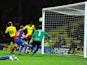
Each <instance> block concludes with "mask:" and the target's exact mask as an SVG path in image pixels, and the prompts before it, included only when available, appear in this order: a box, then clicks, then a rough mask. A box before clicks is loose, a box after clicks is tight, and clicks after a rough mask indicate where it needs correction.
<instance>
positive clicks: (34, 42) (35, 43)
mask: <svg viewBox="0 0 87 65" xmlns="http://www.w3.org/2000/svg"><path fill="white" fill-rule="evenodd" d="M32 45H33V46H35V45H37V46H40V45H41V42H39V41H33V43H32Z"/></svg>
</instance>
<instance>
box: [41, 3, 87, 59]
mask: <svg viewBox="0 0 87 65" xmlns="http://www.w3.org/2000/svg"><path fill="white" fill-rule="evenodd" d="M42 18H43V22H42V29H43V30H44V31H46V32H48V33H49V34H50V35H51V40H52V42H50V43H51V46H50V49H51V50H50V53H52V54H76V55H84V58H87V2H80V3H74V4H68V5H62V6H55V7H48V8H43V9H42ZM46 42H47V39H44V40H43V42H42V53H43V54H44V53H46V52H45V48H44V46H45V43H46Z"/></svg>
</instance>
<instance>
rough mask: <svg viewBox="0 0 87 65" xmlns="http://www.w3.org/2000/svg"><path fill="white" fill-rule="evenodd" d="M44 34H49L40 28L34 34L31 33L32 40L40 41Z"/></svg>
mask: <svg viewBox="0 0 87 65" xmlns="http://www.w3.org/2000/svg"><path fill="white" fill-rule="evenodd" d="M44 36H47V37H49V38H50V35H49V34H48V33H46V32H44V31H42V30H36V31H35V32H34V34H33V35H32V37H33V40H34V41H39V42H42V39H43V37H44Z"/></svg>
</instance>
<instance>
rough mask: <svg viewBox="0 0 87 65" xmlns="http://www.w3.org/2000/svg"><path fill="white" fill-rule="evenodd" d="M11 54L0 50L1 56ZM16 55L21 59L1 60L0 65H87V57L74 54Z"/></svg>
mask: <svg viewBox="0 0 87 65" xmlns="http://www.w3.org/2000/svg"><path fill="white" fill-rule="evenodd" d="M4 55H9V51H2V50H1V51H0V56H4ZM16 56H17V57H18V58H19V61H16V60H14V61H11V60H0V65H87V58H83V57H81V56H74V55H73V56H72V55H53V54H44V55H42V54H38V53H37V54H35V55H34V56H32V55H31V54H27V55H25V54H22V55H18V54H17V53H16Z"/></svg>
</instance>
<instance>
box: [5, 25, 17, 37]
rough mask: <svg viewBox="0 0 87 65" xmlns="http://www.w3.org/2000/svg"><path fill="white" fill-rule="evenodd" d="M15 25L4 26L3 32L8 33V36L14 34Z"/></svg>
mask: <svg viewBox="0 0 87 65" xmlns="http://www.w3.org/2000/svg"><path fill="white" fill-rule="evenodd" d="M16 32H17V30H16V27H15V26H9V27H7V28H6V30H5V33H9V35H10V37H14V36H15V35H16Z"/></svg>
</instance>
